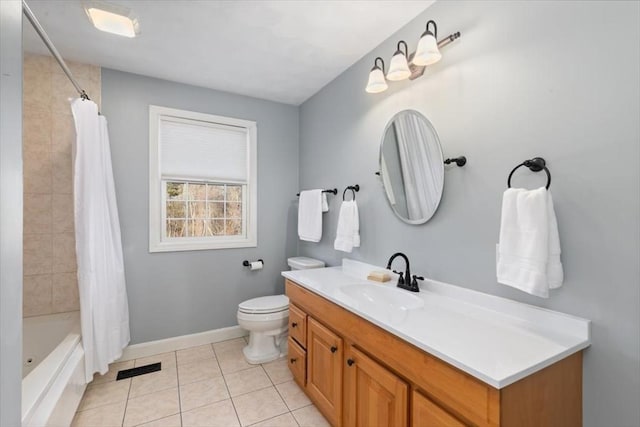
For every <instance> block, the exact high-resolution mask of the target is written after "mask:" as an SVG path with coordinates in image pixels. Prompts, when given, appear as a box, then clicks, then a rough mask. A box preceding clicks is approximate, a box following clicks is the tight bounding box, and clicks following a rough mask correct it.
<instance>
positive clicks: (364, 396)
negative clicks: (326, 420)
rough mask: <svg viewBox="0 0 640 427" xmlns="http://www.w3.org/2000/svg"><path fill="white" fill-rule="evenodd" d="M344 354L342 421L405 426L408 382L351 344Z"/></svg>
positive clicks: (365, 425)
mask: <svg viewBox="0 0 640 427" xmlns="http://www.w3.org/2000/svg"><path fill="white" fill-rule="evenodd" d="M345 357H346V367H345V375H344V384H345V385H344V389H345V399H344V404H345V419H344V421H345V422H344V424H345V425H347V426H357V427H370V426H390V427H405V426H407V425H408V424H407V408H408V405H407V403H408V402H407V395H408V392H409V385H408V384H407V383H406V382H404V381H403V380H402V379H400V378H399V377H398V376H396V375H394V374H393V373H392V372H390V371H389V370H387V369H385V368H384V367H383V366H382V365H380V364H379V363H377V362H375V361H374V360H373V359H371V358H370V357H368V356H367V355H366V354H365V353H363V352H361V351H360V350H358V349H357V348H355V347H353V346H349V348H347V351H346V355H345ZM425 425H426V424H425Z"/></svg>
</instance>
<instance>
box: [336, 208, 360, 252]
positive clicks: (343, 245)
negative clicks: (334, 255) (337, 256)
mask: <svg viewBox="0 0 640 427" xmlns="http://www.w3.org/2000/svg"><path fill="white" fill-rule="evenodd" d="M359 246H360V220H359V218H358V205H357V204H356V201H355V200H349V201H345V202H342V205H341V206H340V214H339V216H338V228H337V230H336V240H335V242H334V244H333V248H334V249H335V250H338V251H343V252H351V251H352V250H353V248H357V247H359Z"/></svg>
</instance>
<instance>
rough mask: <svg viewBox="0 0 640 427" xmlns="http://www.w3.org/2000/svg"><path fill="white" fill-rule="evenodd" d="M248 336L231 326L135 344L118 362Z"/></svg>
mask: <svg viewBox="0 0 640 427" xmlns="http://www.w3.org/2000/svg"><path fill="white" fill-rule="evenodd" d="M247 335H249V332H248V331H246V330H244V329H242V328H241V327H240V326H230V327H228V328H221V329H213V330H210V331H205V332H199V333H197V334H190V335H181V336H179V337H172V338H166V339H163V340H157V341H149V342H143V343H140V344H133V345H130V346H129V347H127V348H125V349H124V351H123V352H122V357H121V358H120V359H119V360H117V361H118V362H123V361H125V360H131V359H139V358H141V357H147V356H153V355H154V354H160V353H167V352H169V351H176V350H182V349H185V348H189V347H195V346H198V345H205V344H210V343H214V342H220V341H226V340H230V339H233V338H240V337H244V336H247Z"/></svg>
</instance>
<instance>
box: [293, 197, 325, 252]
mask: <svg viewBox="0 0 640 427" xmlns="http://www.w3.org/2000/svg"><path fill="white" fill-rule="evenodd" d="M298 236H299V237H300V240H305V241H307V242H319V241H320V239H322V190H308V191H301V192H300V201H299V202H298Z"/></svg>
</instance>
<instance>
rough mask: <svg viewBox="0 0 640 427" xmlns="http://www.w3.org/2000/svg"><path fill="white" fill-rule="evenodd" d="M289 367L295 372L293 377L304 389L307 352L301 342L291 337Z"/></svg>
mask: <svg viewBox="0 0 640 427" xmlns="http://www.w3.org/2000/svg"><path fill="white" fill-rule="evenodd" d="M288 343H289V357H288V359H289V369H290V370H291V373H292V374H293V379H294V380H296V382H297V383H298V385H299V386H300V387H302V388H303V389H304V384H305V381H306V373H307V372H306V364H307V353H306V352H305V351H304V349H303V348H302V347H300V344H298V343H297V342H296V341H295V340H294V339H293V338H291V337H289V341H288Z"/></svg>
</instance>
